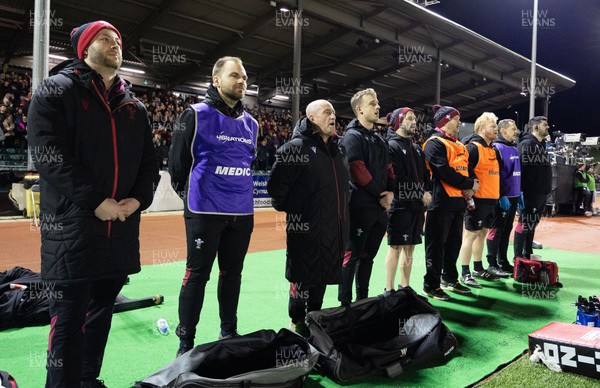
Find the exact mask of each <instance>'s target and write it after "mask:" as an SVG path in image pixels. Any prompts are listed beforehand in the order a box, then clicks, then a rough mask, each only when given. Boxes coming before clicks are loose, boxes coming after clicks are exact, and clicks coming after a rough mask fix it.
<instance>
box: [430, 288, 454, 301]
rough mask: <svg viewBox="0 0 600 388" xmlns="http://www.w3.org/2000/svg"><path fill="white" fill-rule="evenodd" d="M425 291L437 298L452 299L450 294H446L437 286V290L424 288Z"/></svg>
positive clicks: (431, 296)
mask: <svg viewBox="0 0 600 388" xmlns="http://www.w3.org/2000/svg"><path fill="white" fill-rule="evenodd" d="M423 293H424V294H425V295H427V296H428V297H430V298H433V299H437V300H450V299H451V298H450V295H448V294H446V293H445V292H444V290H442V289H441V288H436V289H435V290H426V289H423Z"/></svg>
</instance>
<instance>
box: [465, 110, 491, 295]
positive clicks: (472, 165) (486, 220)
mask: <svg viewBox="0 0 600 388" xmlns="http://www.w3.org/2000/svg"><path fill="white" fill-rule="evenodd" d="M497 120H498V117H496V115H495V114H493V113H490V112H485V113H483V114H482V115H481V116H479V117H478V118H477V120H475V133H474V134H473V135H471V136H468V137H467V138H465V139H463V141H462V142H463V143H465V144H466V145H467V146H466V147H467V151H469V176H470V177H472V178H476V179H478V180H479V185H480V187H479V190H478V191H477V192H476V193H474V195H473V200H474V202H475V206H474V207H472V208H470V209H467V213H466V214H465V229H466V230H465V234H464V235H463V240H462V245H461V248H460V253H459V254H458V256H459V257H460V260H461V264H462V273H461V277H460V280H461V282H462V283H463V284H464V285H466V286H469V287H475V288H481V285H480V284H479V282H478V281H477V280H475V279H473V277H475V278H479V279H484V280H489V281H497V280H499V279H500V278H499V277H498V276H496V275H495V274H493V273H491V272H488V271H486V270H485V269H484V268H483V264H482V262H481V259H482V255H483V245H484V243H485V238H486V236H487V232H488V229H489V228H490V227H491V226H492V221H493V219H494V207H495V206H496V203H498V198H499V197H500V165H499V163H498V160H499V158H498V156H497V154H496V153H497V151H496V149H494V148H493V147H492V142H493V141H494V140H496V139H497V138H498V125H497V124H496V121H497ZM471 255H472V256H473V268H474V270H473V274H471V271H470V270H469V262H470V261H471Z"/></svg>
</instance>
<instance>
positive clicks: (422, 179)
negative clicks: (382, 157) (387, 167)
mask: <svg viewBox="0 0 600 388" xmlns="http://www.w3.org/2000/svg"><path fill="white" fill-rule="evenodd" d="M387 141H388V146H389V149H390V160H391V161H392V166H393V167H394V177H395V180H396V185H395V189H394V201H393V202H392V207H391V209H390V211H392V212H393V211H398V210H408V211H411V212H424V211H425V206H424V205H423V201H422V200H423V194H424V193H425V191H430V190H431V180H430V178H429V171H428V170H427V167H426V166H425V157H424V156H423V151H421V148H420V147H419V146H418V145H416V144H415V143H413V141H412V140H411V139H410V138H407V137H402V136H400V135H398V134H397V133H396V132H394V131H393V130H391V129H388V133H387Z"/></svg>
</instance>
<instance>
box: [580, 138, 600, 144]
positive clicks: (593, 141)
mask: <svg viewBox="0 0 600 388" xmlns="http://www.w3.org/2000/svg"><path fill="white" fill-rule="evenodd" d="M599 144H600V136H594V137H588V138H587V139H585V140H584V141H582V142H581V145H584V146H597V145H599Z"/></svg>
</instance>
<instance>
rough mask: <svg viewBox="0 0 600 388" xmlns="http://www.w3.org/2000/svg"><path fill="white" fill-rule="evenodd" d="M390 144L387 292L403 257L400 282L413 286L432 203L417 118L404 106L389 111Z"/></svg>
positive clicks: (386, 264)
mask: <svg viewBox="0 0 600 388" xmlns="http://www.w3.org/2000/svg"><path fill="white" fill-rule="evenodd" d="M388 120H389V127H388V134H387V135H388V136H387V141H388V146H389V148H390V159H391V161H392V166H393V167H394V177H395V189H394V200H393V201H392V205H391V208H390V210H389V211H388V226H387V235H388V245H389V249H388V253H387V256H386V258H385V273H386V277H385V290H384V294H386V293H388V292H391V291H393V289H394V284H395V281H394V280H395V277H396V270H397V268H398V259H400V285H399V286H398V288H401V287H408V286H409V285H410V272H411V269H412V261H413V251H414V248H415V245H417V244H421V235H422V234H423V224H424V222H425V207H426V206H427V205H429V202H431V192H430V190H431V188H430V180H429V171H428V170H427V168H426V167H425V158H424V156H423V151H422V150H421V148H420V147H419V146H418V145H416V144H415V143H414V142H413V141H412V136H413V135H415V134H416V129H417V125H416V118H415V113H414V112H413V110H412V109H411V108H408V107H404V108H398V109H396V110H394V111H393V112H392V113H390V114H388Z"/></svg>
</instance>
